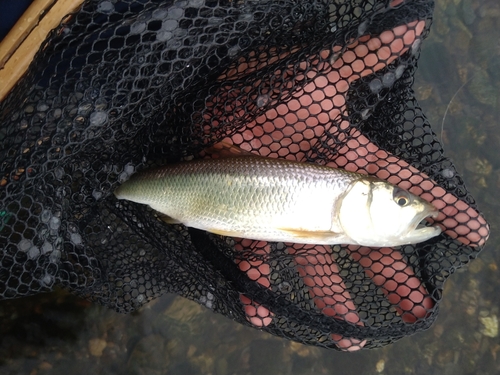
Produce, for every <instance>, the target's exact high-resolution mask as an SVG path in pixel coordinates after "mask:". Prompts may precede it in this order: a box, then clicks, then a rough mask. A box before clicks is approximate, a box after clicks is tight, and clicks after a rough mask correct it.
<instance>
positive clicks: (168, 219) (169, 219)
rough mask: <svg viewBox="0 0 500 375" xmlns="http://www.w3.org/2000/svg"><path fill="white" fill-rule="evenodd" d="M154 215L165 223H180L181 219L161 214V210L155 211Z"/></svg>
mask: <svg viewBox="0 0 500 375" xmlns="http://www.w3.org/2000/svg"><path fill="white" fill-rule="evenodd" d="M156 215H157V216H158V218H159V219H160V220H161V221H164V222H165V223H167V224H182V222H181V221H179V220H177V219H174V218H173V217H170V216H168V215H165V214H162V213H161V212H157V213H156Z"/></svg>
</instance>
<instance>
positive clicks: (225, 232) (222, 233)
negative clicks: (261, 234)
mask: <svg viewBox="0 0 500 375" xmlns="http://www.w3.org/2000/svg"><path fill="white" fill-rule="evenodd" d="M205 230H206V231H207V232H210V233H214V234H218V235H219V236H226V237H240V236H241V233H239V232H232V231H230V230H223V229H212V228H207V229H205Z"/></svg>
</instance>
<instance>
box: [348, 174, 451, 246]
mask: <svg viewBox="0 0 500 375" xmlns="http://www.w3.org/2000/svg"><path fill="white" fill-rule="evenodd" d="M437 215H438V210H437V209H436V208H435V207H434V206H433V205H432V204H430V203H429V202H427V201H425V200H423V199H422V198H420V197H418V196H416V195H414V194H412V193H410V192H408V191H406V190H404V189H401V188H399V187H397V186H394V185H392V184H390V183H388V182H385V181H381V180H377V179H374V178H371V177H366V178H363V179H360V180H357V181H355V182H354V183H353V184H352V186H351V188H350V190H349V191H348V192H347V193H346V195H345V196H344V197H343V199H342V203H341V207H340V210H339V222H340V225H341V226H342V229H343V231H344V233H345V234H346V235H347V236H348V237H349V238H351V239H352V241H353V243H357V244H359V245H364V246H371V247H381V246H399V245H405V244H414V243H418V242H423V241H426V240H428V239H429V238H432V237H434V236H437V235H438V234H439V233H441V229H440V228H439V227H437V226H432V227H431V226H425V225H422V224H421V222H422V221H423V220H425V219H426V218H428V217H433V218H435V217H437Z"/></svg>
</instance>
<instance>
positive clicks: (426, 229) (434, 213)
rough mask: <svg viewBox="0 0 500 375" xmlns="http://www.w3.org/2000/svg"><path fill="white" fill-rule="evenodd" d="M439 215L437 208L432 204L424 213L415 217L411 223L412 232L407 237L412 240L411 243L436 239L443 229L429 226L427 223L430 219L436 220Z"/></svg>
mask: <svg viewBox="0 0 500 375" xmlns="http://www.w3.org/2000/svg"><path fill="white" fill-rule="evenodd" d="M438 215H439V211H438V210H437V208H436V207H434V206H432V205H430V204H429V205H428V206H427V205H426V207H425V208H424V210H423V211H422V212H420V213H419V214H417V215H415V217H414V218H413V220H412V221H411V223H410V230H409V231H408V235H407V238H408V239H409V240H411V243H417V242H422V241H426V240H428V239H429V238H432V237H435V236H437V235H438V234H440V233H441V228H440V227H439V226H437V225H434V226H429V225H427V221H426V219H428V218H433V219H435V218H437V217H438Z"/></svg>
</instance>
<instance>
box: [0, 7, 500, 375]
mask: <svg viewBox="0 0 500 375" xmlns="http://www.w3.org/2000/svg"><path fill="white" fill-rule="evenodd" d="M499 41H500V3H499V2H498V0H470V1H468V0H437V3H436V12H435V19H434V24H433V27H432V31H431V35H430V37H429V38H428V39H427V40H426V41H425V42H424V44H423V51H422V57H421V59H420V61H419V71H418V74H417V77H416V82H415V90H416V92H417V97H418V98H419V100H420V103H421V105H422V107H423V108H424V112H425V113H426V115H427V117H428V118H429V120H430V122H431V124H432V125H433V127H434V130H435V132H436V133H437V134H438V135H439V136H441V137H442V140H443V143H444V148H445V152H446V154H447V155H448V156H449V157H451V159H452V160H453V161H454V162H455V164H456V166H457V168H458V170H459V171H460V172H461V173H462V175H463V178H464V180H465V181H466V183H467V186H468V188H469V189H470V190H471V192H472V195H473V196H474V197H476V199H477V200H478V204H479V207H480V208H481V209H482V210H483V212H484V214H485V216H486V217H487V219H488V220H489V221H490V224H491V233H492V235H491V238H490V240H489V242H488V244H487V247H486V249H485V251H484V252H483V253H481V255H480V257H479V259H477V260H476V261H474V262H472V263H471V265H470V266H469V267H468V268H467V269H463V270H460V271H459V272H457V273H456V274H454V275H453V276H452V277H450V279H449V281H448V282H447V284H446V288H445V293H444V299H443V302H442V304H441V308H440V315H439V318H438V319H437V321H436V322H435V324H434V325H433V326H432V327H431V329H429V330H428V331H426V332H423V333H420V334H417V335H415V336H412V337H409V338H405V339H403V340H401V341H399V342H397V343H396V344H394V345H390V346H388V347H385V348H382V349H379V350H373V351H361V352H359V353H353V354H346V353H338V352H334V351H327V350H323V349H318V348H313V347H306V346H303V345H299V344H295V343H292V342H290V341H287V340H283V339H279V338H276V337H273V336H270V335H268V334H266V333H263V332H259V331H257V330H254V329H249V328H246V327H243V326H241V325H239V324H236V323H234V322H232V321H230V320H228V319H226V318H224V317H222V316H218V315H216V314H213V313H211V312H210V311H208V310H205V309H203V308H202V307H200V306H198V305H197V304H195V303H192V302H189V301H187V300H184V299H181V298H177V297H174V296H165V297H163V298H160V299H158V300H156V301H154V302H153V303H150V304H148V305H147V306H145V307H144V308H143V309H141V310H140V311H139V312H137V313H135V314H132V315H128V316H125V315H119V314H117V313H115V312H113V311H109V310H107V309H104V308H101V307H99V306H95V305H91V304H88V303H87V302H84V301H81V300H79V299H77V298H75V297H72V296H68V295H67V294H65V293H63V292H55V293H52V294H47V295H41V296H36V297H32V298H26V299H20V300H15V301H4V302H0V334H1V335H2V337H1V339H0V374H2V375H3V374H33V375H36V374H51V375H52V374H169V375H170V374H214V375H230V374H260V375H268V374H269V375H280V374H294V375H299V374H356V375H365V374H385V375H389V374H398V375H401V374H425V375H432V374H439V375H446V374H453V375H465V374H475V375H481V374H497V373H500V339H499V337H498V324H497V325H495V322H497V320H496V319H497V317H498V315H499V307H500V296H499V293H498V291H499V290H500V285H499V284H500V270H499V268H500V253H498V251H497V249H498V248H499V243H500V236H499V235H498V228H499V221H500V215H499V214H498V211H499V210H500V198H499V194H498V191H499V188H500V153H499V150H500V120H499V115H500V73H499V72H500V69H499V68H500V42H499ZM445 114H446V116H445ZM0 224H1V220H0Z"/></svg>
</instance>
